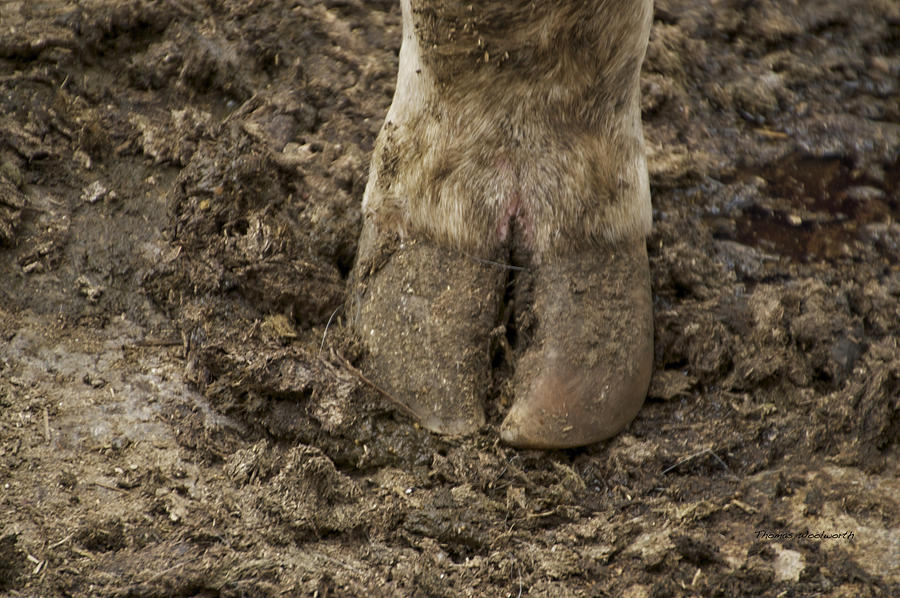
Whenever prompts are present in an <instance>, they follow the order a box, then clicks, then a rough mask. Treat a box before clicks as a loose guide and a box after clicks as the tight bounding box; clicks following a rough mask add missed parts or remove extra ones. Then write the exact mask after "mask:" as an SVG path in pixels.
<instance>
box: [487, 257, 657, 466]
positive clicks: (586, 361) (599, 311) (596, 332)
mask: <svg viewBox="0 0 900 598" xmlns="http://www.w3.org/2000/svg"><path fill="white" fill-rule="evenodd" d="M533 277H534V278H533V284H534V289H533V292H534V306H533V310H534V316H535V318H536V320H537V329H536V331H535V334H534V338H533V339H532V341H531V344H530V346H529V348H528V349H527V350H526V352H525V354H524V355H522V357H521V358H520V359H519V360H518V363H517V366H516V374H515V380H514V385H513V386H514V389H515V393H516V399H515V401H514V403H513V406H512V408H511V409H510V411H509V413H508V414H507V416H506V419H505V420H504V421H503V424H502V425H501V429H500V435H501V438H502V439H503V441H505V442H506V443H508V444H510V445H512V446H516V447H522V448H541V449H557V448H570V447H576V446H582V445H586V444H591V443H594V442H598V441H600V440H605V439H607V438H610V437H612V436H614V435H615V434H617V433H618V432H619V431H620V430H622V428H624V427H625V426H626V425H628V423H629V422H631V420H632V419H634V417H635V415H637V412H638V410H639V409H640V407H641V405H642V404H643V402H644V397H645V396H646V393H647V388H648V386H649V383H650V374H651V370H652V364H653V317H652V307H653V306H652V298H651V294H650V271H649V265H648V261H647V253H646V247H645V245H644V241H643V240H640V241H634V242H632V243H629V244H624V243H623V244H622V246H617V247H609V248H605V249H602V250H597V251H595V252H594V253H592V254H588V253H579V254H575V255H569V256H565V257H561V258H556V259H555V260H547V261H546V263H542V264H540V265H538V266H536V267H535V268H534V274H533Z"/></svg>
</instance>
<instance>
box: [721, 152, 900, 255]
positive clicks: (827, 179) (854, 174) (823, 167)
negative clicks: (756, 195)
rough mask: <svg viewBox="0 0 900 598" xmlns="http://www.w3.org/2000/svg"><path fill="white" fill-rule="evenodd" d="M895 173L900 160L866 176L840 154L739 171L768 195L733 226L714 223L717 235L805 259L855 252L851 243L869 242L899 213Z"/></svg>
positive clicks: (887, 250)
mask: <svg viewBox="0 0 900 598" xmlns="http://www.w3.org/2000/svg"><path fill="white" fill-rule="evenodd" d="M898 170H900V163H898V162H894V163H892V164H886V165H884V167H883V169H881V168H878V167H877V165H876V169H875V170H874V172H873V173H872V174H867V173H866V172H860V171H859V170H858V169H855V168H854V166H853V164H852V162H850V161H848V160H842V159H840V158H816V157H814V156H808V155H791V156H787V157H786V158H785V159H784V160H782V161H779V162H777V163H775V164H770V165H767V166H765V167H764V168H763V169H760V170H758V171H753V170H750V171H748V172H745V173H742V177H744V178H745V180H749V178H748V177H759V179H761V181H762V182H764V183H765V184H764V187H763V189H764V193H765V195H764V196H763V197H761V198H760V199H759V201H757V202H754V203H752V204H750V205H747V206H745V207H741V208H740V215H739V216H738V217H737V218H736V219H735V221H734V224H733V228H732V225H731V224H730V223H728V224H724V223H723V222H722V220H721V219H719V220H717V221H716V222H714V226H716V227H717V229H718V230H717V234H715V235H714V236H715V237H716V238H720V239H729V240H733V241H737V242H739V243H742V244H744V245H748V246H751V247H757V248H759V249H760V250H762V251H765V252H772V253H776V254H779V255H784V256H786V257H788V258H790V259H791V260H793V261H797V262H803V263H808V262H810V261H819V260H826V261H828V260H835V259H839V258H842V257H844V258H846V257H849V256H852V255H853V253H854V252H853V245H854V244H856V243H871V242H872V240H873V237H878V236H883V233H884V232H888V231H889V230H890V229H891V227H892V225H894V223H895V222H896V221H897V219H898V218H900V199H898V197H900V195H898V189H897V180H896V179H897V177H896V175H895V174H894V173H896V172H897V171H898ZM887 173H891V174H890V175H889V174H887ZM728 182H729V183H734V182H735V181H728ZM741 182H743V181H741ZM876 244H878V245H879V247H878V248H879V250H880V251H881V253H882V254H883V257H884V258H886V259H896V257H897V254H896V248H894V247H890V246H889V245H885V243H884V240H883V239H882V240H881V243H878V242H877V241H876Z"/></svg>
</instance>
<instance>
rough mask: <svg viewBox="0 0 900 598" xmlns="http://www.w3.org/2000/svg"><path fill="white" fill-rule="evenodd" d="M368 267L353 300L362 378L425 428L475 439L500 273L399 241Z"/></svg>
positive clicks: (426, 245)
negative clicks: (362, 354) (360, 344)
mask: <svg viewBox="0 0 900 598" xmlns="http://www.w3.org/2000/svg"><path fill="white" fill-rule="evenodd" d="M364 236H365V235H364ZM361 245H362V244H361ZM364 253H371V252H369V251H365V250H364ZM382 253H383V254H384V252H382ZM364 261H365V260H364ZM367 261H368V263H369V265H368V267H367V266H365V264H363V265H362V266H361V265H360V264H358V265H357V271H356V272H355V273H354V277H355V282H354V285H353V291H352V293H353V296H352V297H351V300H352V303H351V309H352V310H353V312H354V313H352V314H351V317H352V319H353V321H354V325H355V328H356V330H357V332H358V334H359V336H360V338H361V339H362V342H363V344H364V346H365V347H366V349H367V354H366V357H365V358H364V361H363V363H362V368H363V371H365V372H367V373H368V374H369V375H370V376H371V378H372V380H373V382H374V383H375V384H376V385H378V386H379V387H380V388H381V389H382V390H383V391H384V392H385V393H387V394H388V395H390V396H391V398H392V399H393V401H394V402H395V403H397V404H399V406H400V407H401V408H402V409H403V410H404V411H406V412H407V413H408V415H410V416H411V417H412V418H413V419H415V420H416V421H418V422H419V424H421V425H422V426H423V427H424V428H426V429H428V430H431V431H432V432H437V433H439V434H449V435H461V434H471V433H474V432H476V431H477V430H478V429H479V428H480V427H481V426H482V425H484V422H485V416H484V408H483V406H482V399H483V395H484V394H485V392H486V390H487V389H488V388H489V387H490V331H491V329H492V327H493V325H494V322H495V320H496V318H497V310H498V307H499V305H500V302H501V299H502V293H503V286H504V282H505V273H504V272H503V271H502V270H501V269H499V268H497V267H495V266H491V265H488V264H486V263H485V262H480V261H478V260H475V259H473V258H470V257H467V256H465V255H463V254H461V253H458V252H456V251H452V250H448V249H446V248H442V247H439V246H437V245H436V244H434V243H432V242H430V241H425V240H418V241H408V242H404V243H399V242H396V243H394V247H393V248H392V249H391V250H390V251H389V252H387V255H382V256H381V258H380V259H378V260H367ZM376 261H380V262H381V263H380V264H375V262H376ZM363 268H365V269H366V270H367V271H362V269H363Z"/></svg>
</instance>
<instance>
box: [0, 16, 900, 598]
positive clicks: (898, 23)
mask: <svg viewBox="0 0 900 598" xmlns="http://www.w3.org/2000/svg"><path fill="white" fill-rule="evenodd" d="M399 34H400V22H399V10H398V7H397V6H395V5H394V2H392V1H391V2H388V1H378V2H362V1H361V0H342V1H326V2H314V1H307V0H299V1H297V0H295V1H291V2H282V1H277V0H276V1H273V2H237V1H232V0H217V1H209V2H199V1H192V0H169V1H154V0H98V1H96V2H66V1H63V0H49V1H46V2H41V3H33V2H23V1H13V2H4V3H2V4H0V280H2V281H3V285H2V287H0V335H2V340H0V593H5V594H7V595H11V596H157V595H166V596H249V595H252V596H278V595H318V596H326V595H328V596H345V595H350V596H353V595H370V596H371V595H374V596H382V595H385V596H393V595H403V596H406V595H429V596H431V595H435V596H458V595H467V596H477V595H490V596H526V595H527V596H628V597H632V598H637V597H641V596H678V595H697V596H701V595H702V596H735V595H741V596H744V595H746V596H854V597H855V596H891V595H898V594H900V574H898V571H900V568H898V567H897V563H898V562H900V545H898V534H897V531H898V525H900V523H898V518H900V482H898V479H900V477H898V474H900V465H898V448H897V437H898V433H900V418H898V404H897V403H898V397H900V347H898V338H900V224H898V220H900V198H898V181H900V160H898V148H900V102H898V98H900V89H898V81H900V55H898V47H900V44H898V40H900V10H898V5H897V4H896V3H895V2H891V1H889V0H872V1H862V0H855V1H854V2H851V3H850V4H849V5H848V4H847V3H846V2H836V1H828V0H826V1H823V2H816V3H776V2H770V1H766V2H758V3H751V4H747V3H745V2H738V1H736V0H734V1H732V0H726V1H724V2H715V3H711V2H703V1H702V0H668V1H667V0H659V1H658V2H657V6H656V13H655V20H654V24H653V31H652V33H651V41H650V47H649V51H648V56H647V61H646V63H645V65H644V70H643V74H642V89H643V104H642V108H643V112H644V123H645V132H646V137H647V141H648V152H649V164H650V168H651V182H652V188H653V202H654V219H655V225H654V232H653V235H652V236H651V238H650V239H649V240H648V252H649V254H650V261H651V275H652V277H653V297H654V303H655V328H656V338H655V364H654V370H655V373H654V378H653V381H652V383H651V389H650V398H649V400H648V402H647V403H646V404H645V406H644V408H643V409H642V411H641V412H640V414H639V415H638V417H637V419H636V420H635V421H634V422H633V423H632V424H631V425H630V426H629V427H628V428H627V429H626V431H625V432H624V433H623V434H621V435H619V436H618V437H616V438H614V439H613V440H611V441H608V442H604V443H601V444H598V445H595V446H591V447H588V448H584V449H579V450H571V451H559V452H537V451H517V450H513V449H510V448H508V447H505V446H503V445H501V444H499V443H498V442H497V426H498V425H499V422H500V420H501V418H502V416H503V415H504V414H505V411H506V410H507V409H508V405H506V404H504V403H503V401H502V397H503V396H504V387H503V384H504V380H509V378H510V371H509V365H508V364H506V363H505V361H504V358H503V352H502V350H498V352H497V355H496V359H495V366H496V367H495V376H494V377H495V381H494V387H493V390H492V391H491V398H492V400H491V401H490V404H489V405H488V411H487V417H488V424H487V426H486V428H485V429H484V431H483V432H482V433H481V434H480V435H477V436H475V437H473V438H469V439H466V440H458V439H447V438H441V437H437V436H434V435H431V434H429V433H427V432H426V431H424V430H421V429H418V428H417V427H416V426H414V425H412V424H411V423H410V421H409V420H408V419H406V418H405V417H404V416H403V415H402V414H401V413H400V412H399V411H398V410H397V409H396V408H395V407H394V406H392V405H391V403H390V401H387V400H385V398H384V397H382V396H380V394H379V393H378V391H377V390H375V389H374V388H373V386H372V385H371V384H370V383H369V382H368V381H367V379H366V378H365V376H364V375H363V374H361V373H360V372H359V370H358V369H357V368H356V366H355V365H354V364H359V363H360V362H361V361H362V360H363V358H364V356H363V355H362V352H361V350H360V349H359V347H358V345H357V344H356V343H355V342H354V340H353V339H352V338H351V337H350V335H348V334H347V333H346V332H344V327H343V326H342V325H341V323H342V322H343V321H344V320H345V319H346V314H344V313H342V307H341V306H342V305H343V302H344V298H345V286H346V280H347V277H348V275H349V272H350V270H351V268H352V265H353V259H354V255H355V251H356V242H357V237H358V234H359V230H360V213H359V203H360V198H361V194H362V189H363V186H364V184H365V177H366V169H367V161H368V155H369V153H370V151H371V147H372V142H373V140H374V137H375V134H376V133H377V130H378V128H379V127H380V125H381V120H382V118H383V116H384V114H385V112H386V110H387V107H388V104H389V102H390V98H391V94H392V91H393V84H394V76H395V69H396V61H397V59H396V55H397V51H398V47H399V39H400V36H399ZM329 324H330V325H329ZM502 344H503V343H502V342H498V345H502ZM807 533H808V534H809V535H807ZM823 533H824V534H825V535H827V536H828V537H822V534H823ZM832 534H839V536H837V537H832Z"/></svg>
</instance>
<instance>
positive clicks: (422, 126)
mask: <svg viewBox="0 0 900 598" xmlns="http://www.w3.org/2000/svg"><path fill="white" fill-rule="evenodd" d="M402 5H403V24H404V27H403V43H402V47H401V52H400V72H399V75H398V81H397V89H396V92H395V96H394V101H393V103H392V105H391V108H390V110H389V112H388V116H387V119H386V121H385V124H384V126H383V128H382V130H381V132H380V134H379V136H378V139H377V141H376V147H375V152H374V154H373V159H372V166H371V170H370V175H369V182H368V186H367V188H366V193H365V197H364V200H363V213H364V224H363V232H362V236H361V239H360V247H359V253H358V258H357V265H356V267H355V270H354V275H353V292H352V302H353V305H352V308H353V316H354V323H355V325H356V329H357V330H358V331H359V333H360V335H361V337H362V339H363V342H364V343H365V345H366V347H367V348H368V350H369V357H368V358H367V362H366V364H364V367H366V368H367V369H368V370H369V371H371V372H372V376H373V378H375V379H376V382H378V383H379V384H382V385H383V386H384V387H385V388H386V390H387V391H388V392H390V393H392V395H393V396H395V397H396V398H397V400H398V401H399V402H400V403H402V404H403V405H405V406H406V407H407V410H408V411H409V412H410V413H411V414H412V415H413V416H414V417H416V418H417V419H418V420H419V421H420V422H421V423H422V424H423V425H425V426H426V427H427V428H429V429H431V430H434V431H437V432H444V433H466V432H470V431H473V430H475V429H477V428H478V427H479V426H480V425H481V424H482V423H483V421H484V416H483V411H482V408H481V399H482V396H481V395H482V394H483V392H484V390H485V387H486V384H487V380H488V379H489V378H488V376H489V365H490V364H489V340H488V339H489V334H490V331H491V329H492V327H493V326H494V324H495V319H496V316H497V312H498V306H499V303H500V302H501V300H502V295H503V286H504V281H505V280H506V274H507V272H506V271H505V270H504V269H503V268H501V267H498V266H497V265H495V262H498V261H503V260H504V259H509V258H510V256H512V257H513V258H514V259H515V260H517V261H518V263H519V265H521V266H523V267H525V268H526V269H527V274H526V275H524V276H522V277H520V280H522V281H530V282H529V284H530V285H532V288H531V289H530V290H531V293H530V296H532V297H533V305H532V306H531V309H532V312H533V314H534V320H535V324H534V326H532V327H531V329H530V333H531V334H530V337H529V338H527V339H524V340H525V341H527V347H526V348H525V349H524V352H523V354H522V355H521V357H520V358H519V360H518V362H517V366H516V374H515V381H514V387H515V389H516V397H515V400H514V404H513V406H512V408H511V410H510V412H509V413H508V415H507V417H506V419H505V421H504V422H503V425H502V427H501V436H502V438H503V439H504V440H505V441H506V442H508V443H510V444H513V445H517V446H529V447H541V448H552V447H565V446H577V445H581V444H587V443H591V442H596V441H598V440H602V439H604V438H608V437H609V436H612V435H613V434H615V433H617V432H618V431H619V430H620V429H621V428H622V427H624V426H625V425H627V423H628V422H629V421H631V419H632V418H633V417H634V416H635V414H636V413H637V411H638V409H639V408H640V406H641V404H642V402H643V399H644V395H645V394H646V390H647V386H648V383H649V376H650V369H651V363H652V336H653V335H652V317H651V309H652V304H651V298H650V287H649V271H648V266H647V256H646V251H645V246H644V243H645V241H644V239H645V236H646V234H647V233H648V232H649V228H650V197H649V184H648V179H647V168H646V164H645V161H644V156H643V138H642V133H641V125H640V102H639V81H638V76H639V71H640V65H641V62H642V60H643V56H644V51H645V49H646V44H647V37H648V33H649V26H650V20H651V12H652V5H651V1H650V0H616V1H612V0H595V1H593V2H588V1H584V0H559V1H557V2H553V3H546V4H540V5H539V4H538V3H535V2H531V1H528V0H484V1H483V2H481V3H477V4H472V3H470V2H467V1H463V0H403V1H402ZM527 294H528V293H526V294H524V295H527ZM517 307H519V308H521V306H517Z"/></svg>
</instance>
